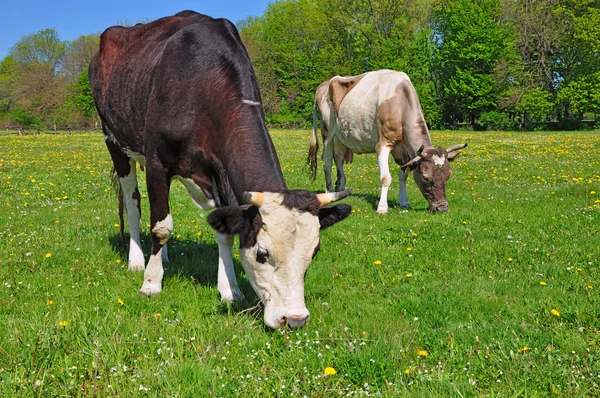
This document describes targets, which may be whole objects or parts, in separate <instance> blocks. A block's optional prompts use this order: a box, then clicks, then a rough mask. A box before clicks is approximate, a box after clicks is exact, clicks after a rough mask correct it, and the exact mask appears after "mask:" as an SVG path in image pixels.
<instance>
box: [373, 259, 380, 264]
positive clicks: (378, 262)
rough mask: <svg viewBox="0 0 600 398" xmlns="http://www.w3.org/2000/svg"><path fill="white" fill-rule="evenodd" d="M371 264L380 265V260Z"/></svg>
mask: <svg viewBox="0 0 600 398" xmlns="http://www.w3.org/2000/svg"><path fill="white" fill-rule="evenodd" d="M373 264H375V265H381V260H375V261H373Z"/></svg>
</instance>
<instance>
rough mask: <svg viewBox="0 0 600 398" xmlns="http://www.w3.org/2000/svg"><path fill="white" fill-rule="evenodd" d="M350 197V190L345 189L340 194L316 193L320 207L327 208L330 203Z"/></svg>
mask: <svg viewBox="0 0 600 398" xmlns="http://www.w3.org/2000/svg"><path fill="white" fill-rule="evenodd" d="M348 195H350V190H349V189H346V190H344V191H342V192H327V193H318V194H317V199H318V200H319V202H320V203H321V206H327V205H328V204H330V203H332V202H336V201H338V200H340V199H344V198H345V197H346V196H348Z"/></svg>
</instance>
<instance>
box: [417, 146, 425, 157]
mask: <svg viewBox="0 0 600 398" xmlns="http://www.w3.org/2000/svg"><path fill="white" fill-rule="evenodd" d="M423 149H425V145H421V148H419V149H418V150H417V156H421V154H422V153H423Z"/></svg>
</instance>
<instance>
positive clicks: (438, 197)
mask: <svg viewBox="0 0 600 398" xmlns="http://www.w3.org/2000/svg"><path fill="white" fill-rule="evenodd" d="M313 110H314V116H313V132H312V136H311V140H310V149H309V152H308V162H309V164H310V166H311V171H312V175H313V179H314V178H315V177H316V172H317V151H318V139H317V127H316V125H317V110H318V111H319V112H320V113H321V133H322V136H323V163H324V166H323V167H324V169H325V181H326V188H327V191H328V192H331V191H333V188H332V185H331V168H332V158H333V159H334V160H335V165H336V169H337V182H336V186H335V190H336V191H342V190H344V188H345V184H346V177H345V176H344V169H343V167H344V163H349V162H351V161H352V157H353V153H373V152H376V153H377V160H378V163H379V172H380V178H381V197H380V199H379V205H378V206H377V213H380V214H385V213H387V211H388V204H387V192H388V189H389V186H390V183H391V176H390V170H389V166H388V156H389V155H390V153H391V154H392V156H393V158H394V160H395V161H396V163H398V164H399V165H401V167H400V170H399V171H398V176H399V178H400V195H399V197H398V204H399V205H400V207H405V208H408V207H410V205H409V203H408V198H407V196H406V179H407V177H408V171H410V170H412V171H414V178H415V182H416V183H417V185H418V186H419V189H420V190H421V192H422V193H423V196H425V199H427V201H428V202H429V210H431V211H433V212H438V211H446V210H448V202H447V201H446V181H448V179H449V178H450V175H451V174H452V171H451V170H450V165H449V163H448V162H451V161H453V160H454V159H455V158H456V157H457V156H458V155H459V154H460V152H458V150H459V149H462V148H464V147H466V146H467V144H460V145H454V146H452V147H450V148H448V149H444V148H441V147H440V148H437V149H435V148H433V145H432V144H431V138H430V137H429V131H428V130H427V124H426V123H425V119H424V118H423V111H422V109H421V103H420V102H419V98H418V97H417V93H416V91H415V89H414V87H413V86H412V83H411V82H410V79H409V78H408V76H407V75H406V74H405V73H402V72H396V71H393V70H379V71H375V72H368V73H364V74H362V75H359V76H348V77H341V76H336V77H334V78H332V79H331V80H328V81H326V82H324V83H322V84H321V85H320V86H319V88H317V91H316V95H315V103H314V109H313Z"/></svg>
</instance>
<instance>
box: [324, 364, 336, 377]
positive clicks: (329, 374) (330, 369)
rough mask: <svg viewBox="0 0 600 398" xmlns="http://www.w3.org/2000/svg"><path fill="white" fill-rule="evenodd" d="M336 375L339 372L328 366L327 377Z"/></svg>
mask: <svg viewBox="0 0 600 398" xmlns="http://www.w3.org/2000/svg"><path fill="white" fill-rule="evenodd" d="M336 373H337V370H335V369H334V368H332V367H330V366H328V367H326V368H325V374H326V375H327V376H333V375H334V374H336Z"/></svg>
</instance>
